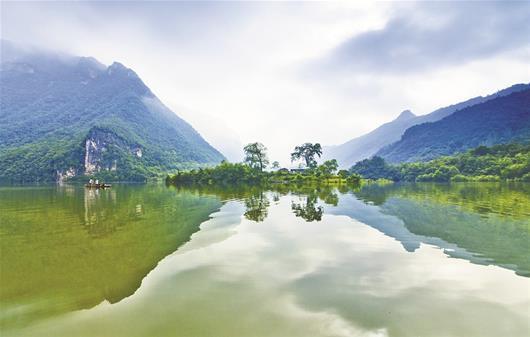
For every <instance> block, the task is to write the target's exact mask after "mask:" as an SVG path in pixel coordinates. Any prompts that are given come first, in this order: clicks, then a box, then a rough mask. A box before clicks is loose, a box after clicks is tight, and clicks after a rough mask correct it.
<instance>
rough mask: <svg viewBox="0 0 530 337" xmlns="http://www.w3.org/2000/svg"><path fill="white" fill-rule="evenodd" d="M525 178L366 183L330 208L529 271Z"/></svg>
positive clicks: (408, 237)
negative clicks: (521, 181) (490, 181)
mask: <svg viewBox="0 0 530 337" xmlns="http://www.w3.org/2000/svg"><path fill="white" fill-rule="evenodd" d="M529 188H530V186H529V185H527V184H526V185H525V184H512V185H506V184H487V183H481V184H452V185H436V184H411V185H386V186H381V185H368V186H365V187H363V188H362V189H360V190H359V191H356V192H355V194H354V195H350V196H347V195H343V196H341V198H340V202H339V204H338V206H337V207H328V208H326V212H327V213H330V214H341V215H348V216H350V217H352V218H355V219H358V220H360V221H362V222H364V223H366V224H368V225H370V226H372V227H374V228H376V229H378V230H379V231H381V232H383V233H384V234H386V235H388V236H391V237H393V238H395V239H396V240H398V241H400V242H401V243H402V245H403V247H404V248H405V249H406V250H407V251H411V252H412V251H414V250H415V249H417V248H418V247H419V246H420V244H421V243H426V244H432V245H436V246H438V247H440V248H442V249H444V251H445V252H446V253H447V254H448V255H450V256H452V257H458V258H464V259H467V260H469V261H471V262H473V263H479V264H496V265H499V266H502V267H505V268H509V269H512V270H514V271H515V272H516V273H517V274H519V275H524V276H530V220H529V219H530V217H529V214H530V193H528V192H529Z"/></svg>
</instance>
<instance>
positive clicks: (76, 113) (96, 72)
mask: <svg viewBox="0 0 530 337" xmlns="http://www.w3.org/2000/svg"><path fill="white" fill-rule="evenodd" d="M1 46H2V63H1V72H0V75H1V76H0V88H1V93H0V129H1V130H2V132H1V133H0V178H4V179H8V180H16V181H34V180H43V181H44V180H46V181H49V180H58V181H61V180H63V179H64V178H71V177H75V176H79V175H83V174H104V175H105V176H107V177H108V178H113V179H120V180H143V179H146V178H148V177H152V176H155V175H157V174H159V173H162V172H163V171H171V170H177V169H184V168H192V167H196V166H199V165H207V164H215V163H219V162H220V161H221V160H223V159H224V157H223V155H222V154H221V153H219V152H218V151H217V150H216V149H214V148H213V147H212V146H211V145H210V144H208V143H207V142H206V141H205V140H204V139H203V138H202V137H201V136H200V134H199V133H197V131H195V129H193V127H192V126H191V125H190V124H188V123H187V122H186V121H184V120H183V119H182V118H180V117H178V116H177V115H176V114H175V113H174V112H173V111H171V110H170V109H169V108H167V107H166V106H165V105H164V104H163V103H162V102H161V101H160V100H159V99H158V97H157V96H155V94H154V93H153V92H152V91H151V90H150V89H149V88H148V87H147V86H146V85H145V84H144V83H143V81H142V80H141V79H140V77H139V76H138V75H137V74H136V73H135V72H134V71H133V70H132V69H130V68H127V67H126V66H124V65H123V64H121V63H119V62H114V63H112V64H111V65H110V66H105V65H103V64H102V63H100V62H98V61H97V60H96V59H95V58H92V57H77V56H70V55H67V54H62V53H53V52H50V51H40V50H37V49H24V48H19V47H17V46H16V45H14V44H13V43H10V42H9V41H5V40H2V41H1Z"/></svg>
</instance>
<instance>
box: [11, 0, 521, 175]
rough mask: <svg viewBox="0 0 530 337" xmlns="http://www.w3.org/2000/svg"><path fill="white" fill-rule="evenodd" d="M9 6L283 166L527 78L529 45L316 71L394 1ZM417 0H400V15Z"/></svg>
mask: <svg viewBox="0 0 530 337" xmlns="http://www.w3.org/2000/svg"><path fill="white" fill-rule="evenodd" d="M1 6H2V37H3V38H6V39H11V40H14V41H18V42H23V43H31V44H37V45H44V46H46V47H48V48H52V49H61V50H65V51H68V52H71V53H74V54H79V55H90V56H94V57H96V58H97V59H99V60H100V61H102V62H104V63H107V64H110V63H111V62H112V61H115V60H116V61H119V62H121V63H123V64H125V65H126V66H128V67H130V68H132V69H134V70H135V71H136V72H137V73H138V74H139V76H140V77H141V78H142V79H143V80H144V81H145V82H146V84H147V85H148V86H149V87H150V88H151V89H152V91H153V92H154V93H155V94H156V95H157V96H158V97H159V98H160V99H161V100H162V101H163V102H164V103H165V104H166V105H167V106H169V107H170V108H172V109H173V110H174V111H175V112H176V113H177V114H179V115H181V116H182V117H183V118H185V119H186V120H188V121H189V122H190V123H191V124H192V125H193V126H195V127H196V129H198V131H199V132H200V133H202V134H203V135H204V136H205V138H206V139H207V140H209V141H210V142H212V143H213V145H214V146H216V147H218V148H220V149H221V150H224V151H225V152H226V151H229V152H231V153H230V154H228V156H229V157H231V158H232V159H233V158H235V156H237V155H235V154H233V153H237V151H235V149H234V148H235V147H237V146H240V144H244V143H247V142H251V141H256V140H257V141H261V142H263V143H264V144H265V145H266V146H267V147H268V148H269V150H270V157H271V159H272V160H279V161H280V162H281V163H282V164H283V165H287V164H288V163H289V152H290V150H291V149H292V148H293V147H294V146H295V145H297V144H299V143H302V142H306V141H313V142H316V141H318V142H321V143H322V144H333V143H340V142H343V141H345V140H348V139H350V138H353V137H355V136H358V135H360V134H361V133H364V132H366V131H369V130H370V129H372V128H375V127H377V126H378V125H379V124H381V123H383V122H386V121H388V120H390V119H393V118H394V117H395V116H396V115H397V114H398V113H399V112H400V111H401V110H403V109H406V108H410V109H412V110H413V111H414V112H415V113H417V114H423V113H427V112H429V111H431V110H434V109H436V108H438V107H440V106H442V105H446V104H452V103H455V102H457V101H458V100H462V99H466V98H469V97H472V96H475V95H477V94H487V93H491V92H492V91H496V90H497V89H501V88H503V87H506V86H509V85H511V84H513V83H516V82H528V78H529V77H530V76H529V75H530V73H529V70H528V64H527V61H522V60H523V57H524V56H528V50H527V51H526V52H524V51H523V52H522V53H523V55H521V51H519V52H518V53H515V52H513V53H503V54H499V55H497V54H496V55H493V56H492V55H490V56H488V58H486V59H483V60H477V61H474V60H473V59H471V60H468V62H467V64H466V66H461V65H459V64H445V65H444V67H443V68H440V69H437V68H436V67H430V68H427V69H425V68H424V69H422V70H421V71H417V72H416V71H415V72H406V73H401V74H395V73H390V74H389V73H388V72H385V73H377V72H374V71H373V69H371V70H370V71H363V69H362V68H361V69H357V70H356V71H355V72H352V71H339V72H338V73H335V74H331V75H330V74H324V73H322V72H321V71H320V70H319V69H314V70H313V69H311V68H309V70H308V68H307V65H311V64H312V62H314V61H315V60H318V59H320V58H323V57H325V56H326V55H329V53H331V52H332V51H333V50H335V48H336V47H337V46H339V45H341V44H342V43H343V42H344V41H347V40H348V39H351V38H352V36H357V35H359V34H362V33H365V32H369V31H374V30H381V29H383V28H384V27H385V25H386V24H387V23H388V22H389V21H390V20H391V19H392V17H393V16H394V15H396V14H395V13H396V6H395V5H394V4H392V3H372V2H360V3H357V2H355V3H344V2H337V3H333V2H332V3H303V4H300V3H296V4H295V3H177V2H156V3H147V2H118V3H103V2H96V3H79V2H76V3H6V2H2V4H1ZM414 6H415V5H414V4H409V5H407V6H405V7H403V6H400V7H399V10H400V12H399V13H400V15H401V17H405V19H406V18H407V15H406V14H407V12H406V10H407V8H408V10H411V11H412V10H414ZM455 6H458V4H455ZM403 8H405V9H403ZM501 14H502V13H500V14H499V15H501ZM430 15H431V16H432V15H433V14H432V13H430ZM434 18H436V16H435V17H434ZM412 19H414V20H419V19H418V15H417V14H416V15H415V16H414V17H412V16H411V20H412ZM431 19H433V18H431ZM442 23H443V20H441V21H438V24H442ZM368 48H369V47H368ZM501 66H502V68H501ZM500 69H502V71H501V70H500ZM455 83H457V84H458V85H456V84H455ZM182 107H186V108H182ZM220 121H222V123H221V122H220ZM225 126H228V128H227V129H225Z"/></svg>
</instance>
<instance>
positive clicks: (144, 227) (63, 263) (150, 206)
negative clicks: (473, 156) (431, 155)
mask: <svg viewBox="0 0 530 337" xmlns="http://www.w3.org/2000/svg"><path fill="white" fill-rule="evenodd" d="M529 195H530V185H528V184H498V183H495V184H494V183H474V184H451V185H443V184H411V185H400V184H392V185H375V184H373V185H363V186H362V187H361V188H357V189H354V190H350V189H348V188H338V189H337V188H330V187H320V188H316V187H315V188H312V187H311V188H309V187H304V188H291V189H288V188H285V187H283V188H281V189H280V190H262V189H260V188H256V187H254V188H239V189H224V190H216V189H190V190H188V189H175V188H168V187H165V186H162V185H118V186H115V187H114V188H113V189H111V190H100V191H94V190H89V189H85V188H83V187H82V186H59V187H57V186H36V187H2V188H0V239H1V246H0V247H1V256H2V258H1V259H0V263H1V265H0V266H1V269H0V270H1V273H0V283H1V284H2V287H0V308H1V314H0V324H1V325H0V328H1V329H0V332H1V335H2V336H186V337H189V336H514V337H517V336H527V335H528V334H529V333H530V323H529V322H530V277H529V276H530V245H529V242H530V241H529V240H530V220H529V219H530V197H529Z"/></svg>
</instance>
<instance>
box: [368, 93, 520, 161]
mask: <svg viewBox="0 0 530 337" xmlns="http://www.w3.org/2000/svg"><path fill="white" fill-rule="evenodd" d="M508 142H521V143H527V142H530V89H526V90H523V91H519V92H514V93H511V94H509V95H507V96H500V97H497V98H494V99H491V100H488V101H486V102H484V103H480V104H476V105H473V106H470V107H467V108H464V109H461V110H458V111H456V112H455V113H453V114H452V115H450V116H447V117H445V118H443V119H441V120H439V121H437V122H433V123H425V124H420V125H415V126H413V127H411V128H409V129H408V130H407V131H405V133H404V134H403V137H402V138H401V140H400V141H398V142H396V143H394V144H392V145H389V146H387V147H385V148H383V149H382V150H380V151H379V152H378V153H377V155H378V156H381V157H383V158H384V159H386V160H387V161H389V162H394V163H396V162H412V161H425V160H430V159H433V158H436V157H438V156H442V155H450V154H454V153H458V152H463V151H465V150H467V149H469V148H473V147H477V146H479V145H487V146H491V145H495V144H500V143H508Z"/></svg>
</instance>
